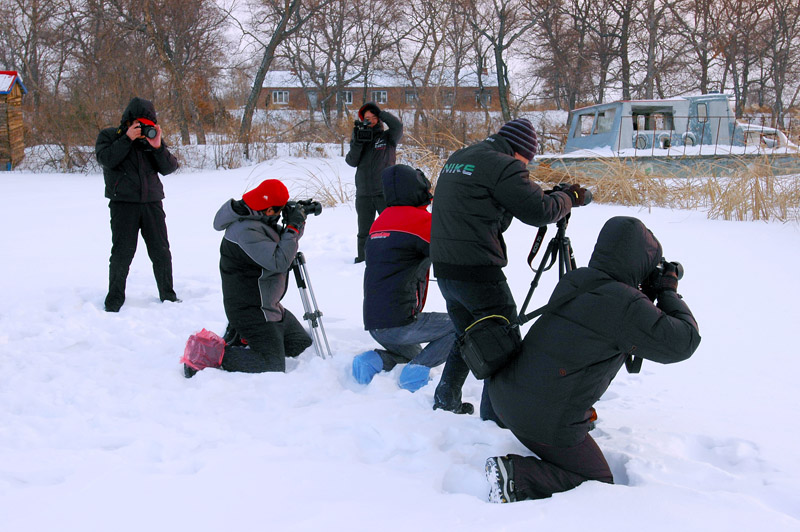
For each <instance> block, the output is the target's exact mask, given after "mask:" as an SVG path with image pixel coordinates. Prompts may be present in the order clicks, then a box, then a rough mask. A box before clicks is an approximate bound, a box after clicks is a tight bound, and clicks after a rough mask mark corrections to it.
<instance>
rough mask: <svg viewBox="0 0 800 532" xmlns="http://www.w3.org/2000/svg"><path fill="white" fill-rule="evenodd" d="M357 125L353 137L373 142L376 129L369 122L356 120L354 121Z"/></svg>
mask: <svg viewBox="0 0 800 532" xmlns="http://www.w3.org/2000/svg"><path fill="white" fill-rule="evenodd" d="M353 123H354V124H355V127H354V128H353V139H354V140H355V141H356V142H372V139H374V138H375V130H374V129H373V128H372V126H371V125H370V124H369V122H367V121H366V120H365V121H363V122H362V121H361V120H356V121H355V122H353Z"/></svg>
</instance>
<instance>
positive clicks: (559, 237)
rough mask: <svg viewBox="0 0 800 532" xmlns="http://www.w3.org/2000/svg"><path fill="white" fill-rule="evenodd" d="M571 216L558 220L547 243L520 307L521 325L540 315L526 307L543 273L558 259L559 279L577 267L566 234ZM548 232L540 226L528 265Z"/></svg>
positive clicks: (529, 255)
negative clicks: (528, 310) (553, 234)
mask: <svg viewBox="0 0 800 532" xmlns="http://www.w3.org/2000/svg"><path fill="white" fill-rule="evenodd" d="M569 217H570V215H569V214H568V215H566V216H564V217H563V218H561V219H560V220H559V221H557V222H556V227H557V228H558V230H557V231H556V236H554V237H553V238H552V239H550V242H549V243H548V244H547V249H546V250H545V252H544V256H543V257H542V261H541V262H540V263H539V268H537V269H536V275H534V276H533V281H531V289H530V290H528V295H527V296H525V303H523V304H522V308H520V311H519V324H520V325H522V324H524V323H527V322H528V321H530V320H531V319H533V318H534V317H535V316H537V315H538V314H535V313H531V314H527V315H526V314H525V309H527V308H528V303H530V301H531V297H532V296H533V291H534V290H536V287H537V286H539V279H540V278H541V277H542V274H543V273H544V272H546V271H547V270H549V269H550V268H552V267H553V265H554V264H555V263H556V261H558V278H559V279H561V277H563V276H564V274H565V273H567V272H569V271H572V270H574V269H575V268H577V266H576V264H575V255H574V253H573V252H572V244H571V243H570V241H569V237H568V236H566V234H565V233H566V232H567V224H568V223H569ZM546 232H547V227H546V226H545V227H540V228H539V232H538V233H536V239H535V240H534V241H533V247H531V252H530V253H529V254H528V266H530V265H531V263H532V262H533V258H534V257H535V256H536V253H538V252H539V248H541V246H542V240H544V234H545V233H546Z"/></svg>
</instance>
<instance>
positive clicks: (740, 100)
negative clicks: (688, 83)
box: [717, 0, 765, 118]
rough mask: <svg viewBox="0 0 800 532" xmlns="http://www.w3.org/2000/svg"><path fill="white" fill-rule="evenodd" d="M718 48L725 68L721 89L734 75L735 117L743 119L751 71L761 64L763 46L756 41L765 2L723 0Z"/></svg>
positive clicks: (751, 80)
mask: <svg viewBox="0 0 800 532" xmlns="http://www.w3.org/2000/svg"><path fill="white" fill-rule="evenodd" d="M720 2H721V5H720V10H719V20H718V23H719V26H720V34H719V37H718V44H717V48H718V49H719V50H720V51H721V53H722V55H723V57H724V59H725V66H724V70H723V81H722V86H723V87H725V86H726V81H725V80H726V78H727V74H728V72H730V74H731V80H732V83H733V93H734V97H735V100H736V104H735V108H734V111H735V115H736V117H737V118H741V117H742V116H743V114H744V108H745V106H746V105H747V101H748V99H749V97H750V85H751V83H752V82H753V79H752V74H751V72H752V70H753V68H754V67H755V66H756V65H757V64H758V61H759V57H760V56H761V55H763V54H762V52H761V50H760V48H761V47H762V46H763V44H762V43H761V42H760V39H757V38H755V37H754V36H756V35H757V31H758V30H757V29H758V28H760V27H761V26H762V18H763V12H764V8H765V5H764V4H765V0H720Z"/></svg>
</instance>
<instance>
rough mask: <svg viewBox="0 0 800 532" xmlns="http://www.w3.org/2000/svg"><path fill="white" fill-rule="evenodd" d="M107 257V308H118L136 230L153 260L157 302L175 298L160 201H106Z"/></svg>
mask: <svg viewBox="0 0 800 532" xmlns="http://www.w3.org/2000/svg"><path fill="white" fill-rule="evenodd" d="M108 208H109V210H110V211H111V258H110V259H109V269H108V295H107V296H106V301H105V306H106V308H107V309H109V308H111V309H117V310H118V309H119V307H121V306H122V304H123V303H124V302H125V284H126V281H127V279H128V271H129V269H130V266H131V261H133V256H134V255H135V254H136V245H137V243H138V241H139V232H140V231H141V233H142V238H143V239H144V243H145V245H146V246H147V254H148V256H149V257H150V261H151V262H152V263H153V274H154V275H155V278H156V285H157V286H158V297H159V298H160V299H161V301H164V300H174V299H176V295H175V290H174V289H173V287H172V254H171V253H170V251H169V239H168V238H167V221H166V219H167V217H166V214H165V213H164V207H163V205H162V202H160V201H155V202H150V203H127V202H122V201H110V202H109V203H108Z"/></svg>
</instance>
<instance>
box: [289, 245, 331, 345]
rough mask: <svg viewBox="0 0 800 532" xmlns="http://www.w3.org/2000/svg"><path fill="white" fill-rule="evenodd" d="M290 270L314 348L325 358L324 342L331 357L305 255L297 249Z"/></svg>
mask: <svg viewBox="0 0 800 532" xmlns="http://www.w3.org/2000/svg"><path fill="white" fill-rule="evenodd" d="M292 271H293V272H294V278H295V280H296V281H297V288H298V289H299V290H300V299H301V300H302V301H303V311H304V314H303V319H305V320H307V321H308V325H309V328H310V329H311V337H312V339H313V340H314V349H315V350H316V351H317V355H319V356H320V357H321V358H327V357H326V356H325V352H324V351H323V350H322V342H323V341H324V342H325V349H326V350H327V352H328V355H327V356H328V357H332V356H333V355H332V354H331V348H330V346H329V345H328V337H327V336H326V335H325V328H324V327H323V326H322V312H320V310H319V306H318V305H317V298H315V297H314V290H313V289H312V288H311V279H309V277H308V269H306V257H305V255H303V253H302V252H300V251H298V252H297V255H295V257H294V260H293V261H292Z"/></svg>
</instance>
